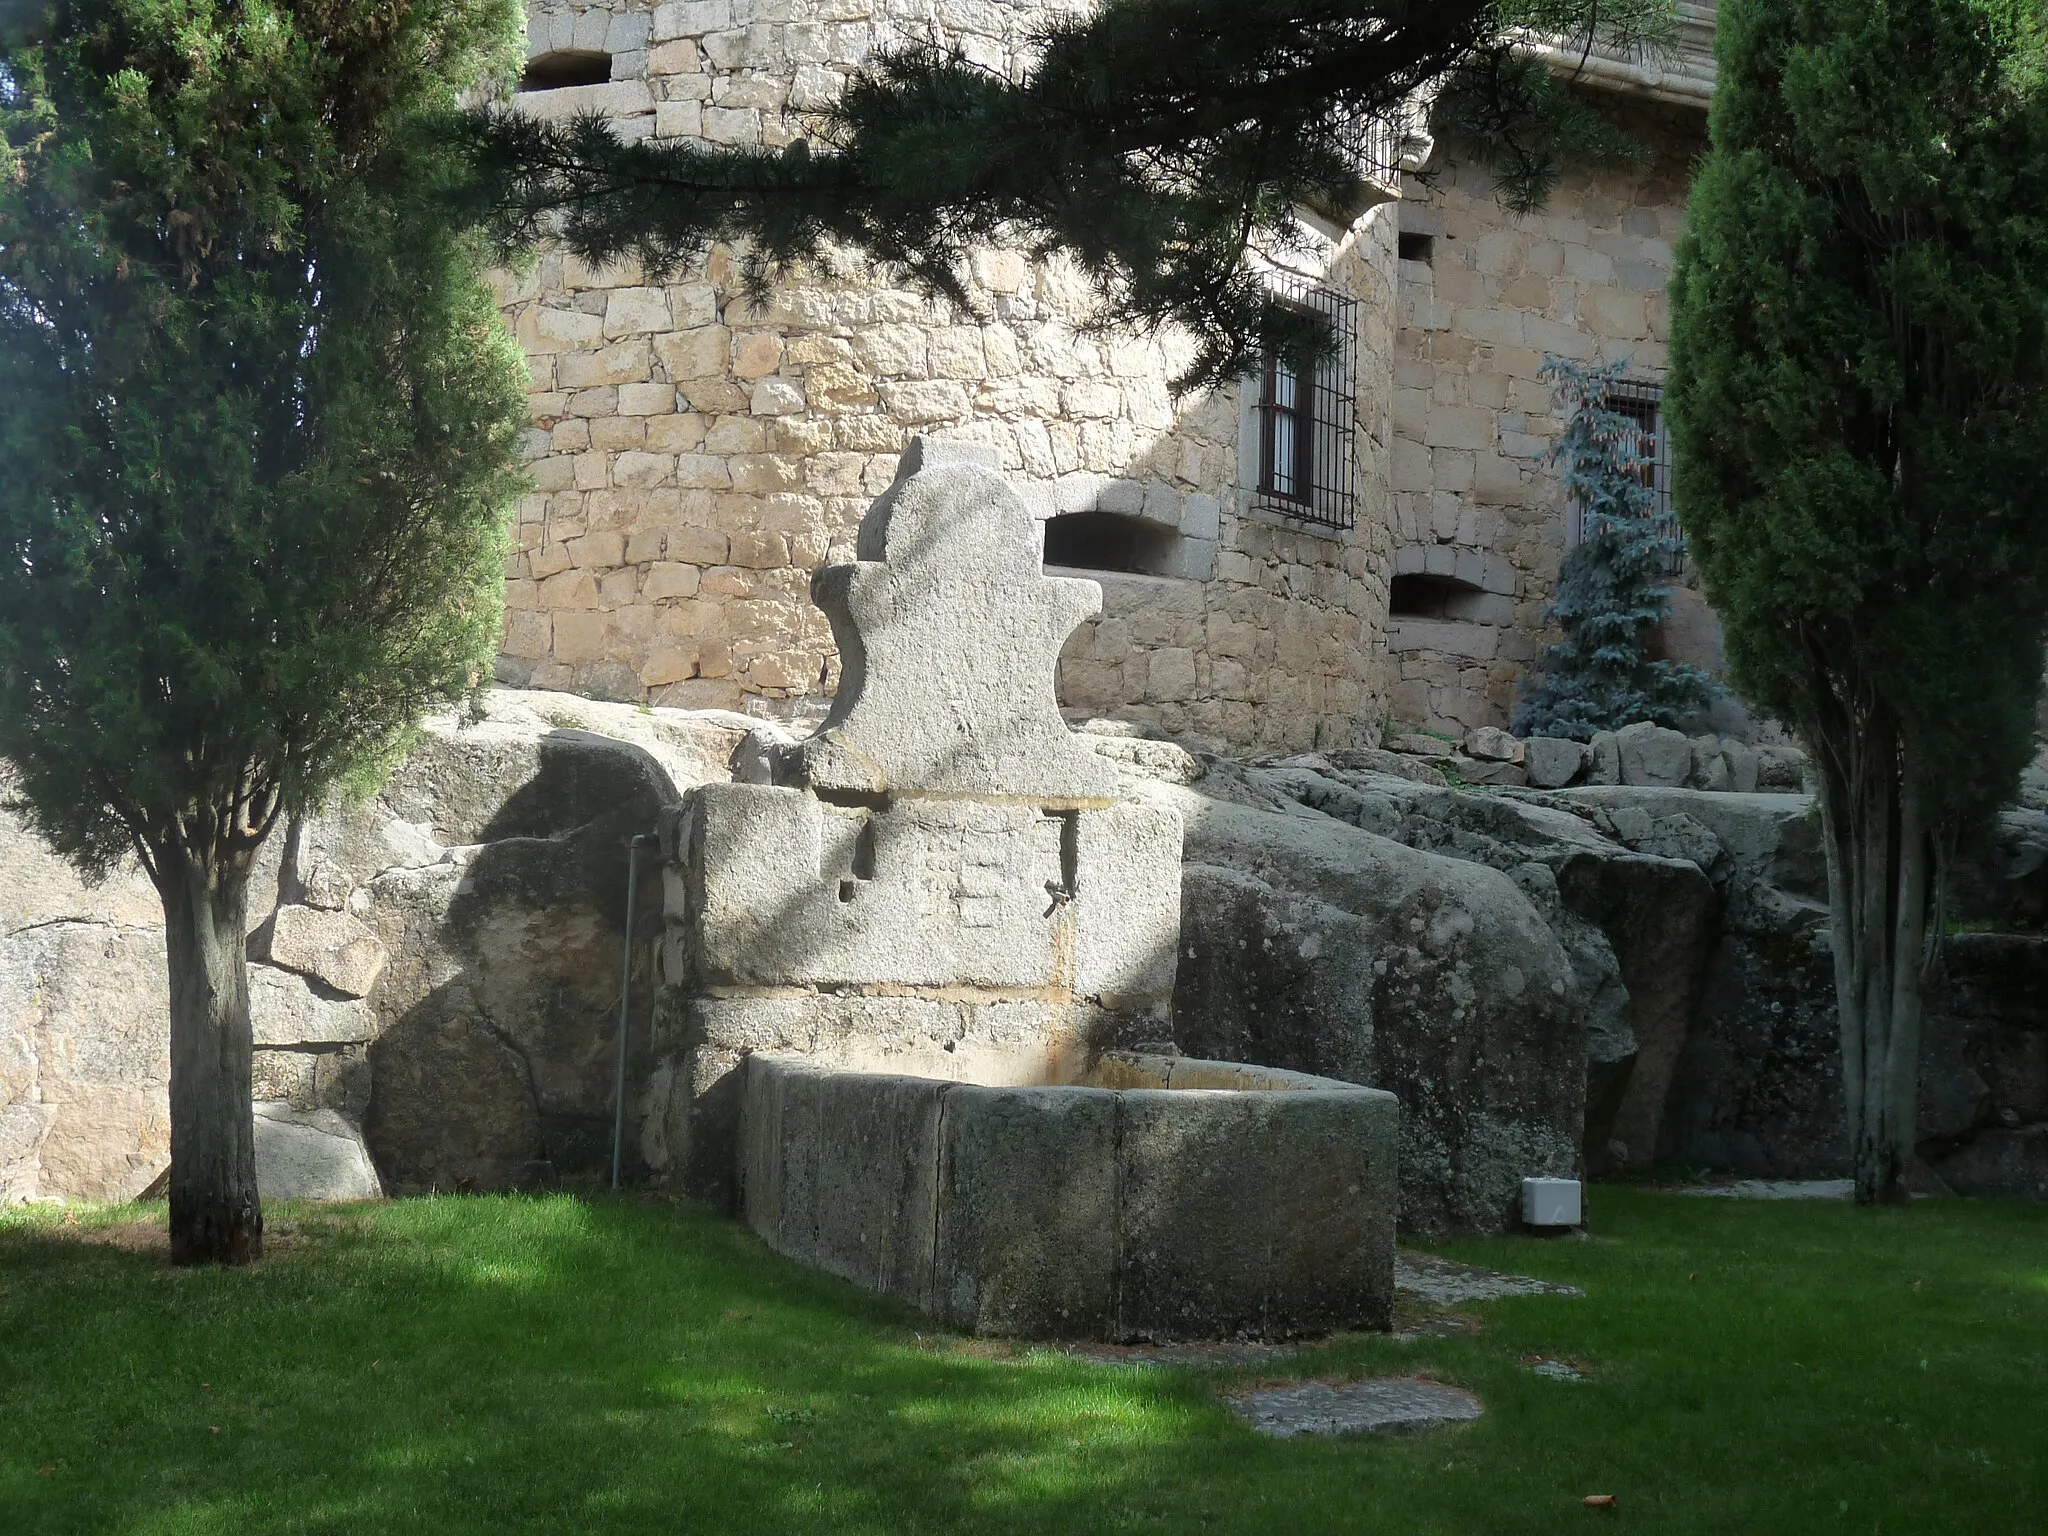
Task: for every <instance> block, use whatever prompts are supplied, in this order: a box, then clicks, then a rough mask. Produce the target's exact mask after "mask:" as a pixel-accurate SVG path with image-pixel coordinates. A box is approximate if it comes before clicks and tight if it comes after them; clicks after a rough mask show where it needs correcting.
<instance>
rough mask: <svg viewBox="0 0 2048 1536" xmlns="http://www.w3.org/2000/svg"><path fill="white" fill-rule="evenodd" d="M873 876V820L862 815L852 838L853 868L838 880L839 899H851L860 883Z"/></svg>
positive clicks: (858, 888)
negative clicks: (857, 830) (858, 826)
mask: <svg viewBox="0 0 2048 1536" xmlns="http://www.w3.org/2000/svg"><path fill="white" fill-rule="evenodd" d="M874 878H875V822H874V818H873V817H872V816H862V817H861V819H860V831H859V832H858V833H856V834H855V836H854V839H853V868H852V869H851V870H850V871H849V872H848V874H847V878H846V879H844V880H842V881H840V882H839V899H840V900H841V901H851V900H853V898H854V896H855V894H856V893H858V892H859V890H860V888H861V886H862V885H864V884H865V883H866V882H868V881H870V880H872V879H874Z"/></svg>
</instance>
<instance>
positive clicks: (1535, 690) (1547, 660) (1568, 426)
mask: <svg viewBox="0 0 2048 1536" xmlns="http://www.w3.org/2000/svg"><path fill="white" fill-rule="evenodd" d="M1625 372H1626V365H1625V364H1623V363H1611V364H1608V365H1607V366H1605V367H1580V366H1579V365H1577V364H1575V363H1572V362H1569V361H1567V360H1565V359H1564V358H1558V357H1550V358H1545V359H1544V362H1543V373H1544V376H1545V377H1546V378H1548V379H1549V380H1550V381H1551V384H1552V386H1553V388H1554V390H1555V392H1556V399H1557V403H1558V407H1559V409H1560V410H1561V411H1562V412H1563V415H1564V419H1565V428H1564V431H1563V432H1562V433H1561V434H1559V436H1558V440H1557V441H1556V442H1555V443H1554V444H1552V445H1551V450H1550V461H1551V462H1552V463H1553V464H1558V465H1561V466H1562V467H1563V470H1564V490H1565V495H1566V496H1567V497H1568V498H1569V499H1570V501H1571V502H1572V504H1573V505H1574V506H1575V507H1576V508H1577V509H1578V515H1579V518H1580V529H1581V533H1580V538H1579V542H1578V543H1577V544H1575V545H1573V546H1572V548H1571V549H1570V550H1569V551H1568V552H1567V553H1566V555H1565V557H1564V563H1563V565H1562V566H1561V567H1560V568H1559V571H1558V579H1557V592H1556V595H1555V596H1554V597H1553V598H1552V599H1551V601H1550V604H1549V606H1548V607H1546V608H1545V609H1544V611H1543V616H1544V618H1545V619H1547V620H1548V621H1550V622H1551V623H1553V624H1556V625H1557V626H1558V627H1559V628H1560V629H1562V630H1563V631H1564V637H1563V638H1562V639H1560V640H1557V641H1555V642H1553V643H1551V644H1549V645H1546V646H1545V647H1544V648H1543V654H1542V656H1541V658H1540V659H1539V662H1538V665H1537V667H1536V668H1535V669H1534V670H1533V672H1532V673H1531V674H1530V676H1529V677H1527V678H1526V679H1525V680H1524V683H1523V689H1522V693H1521V696H1520V697H1519V698H1517V699H1516V700H1515V709H1514V720H1513V725H1514V730H1515V734H1516V735H1518V736H1569V737H1572V738H1574V739H1575V740H1578V741H1589V740H1591V739H1592V737H1593V735H1594V733H1595V732H1596V731H1616V730H1620V729H1621V727H1623V726H1624V725H1633V724H1635V723H1636V722H1637V721H1639V720H1650V721H1654V722H1656V723H1657V724H1658V725H1672V724H1675V723H1676V722H1677V721H1678V719H1679V717H1680V716H1682V715H1685V714H1687V713H1688V712H1690V711H1692V710H1695V709H1698V708H1699V707H1700V706H1701V705H1703V704H1705V703H1706V702H1707V701H1708V700H1709V699H1710V698H1712V697H1713V693H1714V684H1713V681H1712V679H1710V678H1709V677H1708V676H1707V675H1706V673H1704V672H1702V671H1700V670H1699V668H1697V667H1690V666H1686V665H1684V664H1683V663H1681V662H1675V661H1653V660H1651V659H1650V655H1649V650H1648V640H1649V635H1650V632H1651V631H1652V630H1654V629H1655V628H1656V627H1657V625H1658V624H1660V623H1662V622H1663V620H1664V618H1665V617H1666V616H1667V615H1668V614H1669V613H1670V612H1671V589H1670V587H1669V586H1668V585H1666V581H1667V578H1668V577H1669V574H1670V572H1671V569H1672V566H1673V563H1674V562H1675V561H1676V559H1677V557H1678V554H1679V552H1680V551H1681V550H1682V549H1683V548H1684V545H1683V544H1682V543H1681V541H1680V540H1679V539H1678V538H1677V537H1676V530H1675V528H1673V527H1672V526H1671V525H1670V523H1669V522H1668V521H1667V520H1664V519H1660V518H1659V517H1658V516H1657V515H1656V513H1657V496H1656V492H1655V490H1654V489H1653V488H1652V486H1651V483H1650V475H1651V467H1650V465H1649V464H1648V462H1647V461H1646V459H1645V456H1644V452H1643V442H1642V429H1641V425H1640V423H1638V422H1637V421H1636V420H1635V418H1633V417H1631V416H1629V415H1628V414H1626V413H1625V412H1622V411H1618V410H1616V409H1614V407H1613V405H1612V404H1611V403H1610V395H1611V393H1612V391H1613V390H1614V389H1615V387H1616V386H1617V385H1619V384H1620V383H1621V381H1622V377H1623V374H1624V373H1625Z"/></svg>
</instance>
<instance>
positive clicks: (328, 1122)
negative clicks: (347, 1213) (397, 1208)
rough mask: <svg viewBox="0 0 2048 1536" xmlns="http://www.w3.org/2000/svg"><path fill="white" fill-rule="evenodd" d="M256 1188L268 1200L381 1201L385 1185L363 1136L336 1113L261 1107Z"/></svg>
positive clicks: (286, 1106) (258, 1110)
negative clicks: (378, 1174)
mask: <svg viewBox="0 0 2048 1536" xmlns="http://www.w3.org/2000/svg"><path fill="white" fill-rule="evenodd" d="M255 1115H256V1189H257V1192H258V1193H259V1194H260V1195H261V1196H262V1197H263V1198H264V1199H265V1200H375V1199H377V1198H379V1197H380V1196H382V1195H383V1193H384V1187H383V1185H382V1184H381V1183H379V1182H378V1179H377V1170H376V1168H375V1167H374V1166H373V1165H372V1164H371V1162H370V1154H369V1152H368V1150H367V1149H366V1148H365V1147H364V1146H363V1135H362V1132H361V1131H359V1130H357V1129H356V1127H355V1126H353V1125H351V1124H350V1123H349V1122H348V1121H347V1120H346V1119H344V1118H343V1117H342V1116H340V1115H338V1114H336V1113H335V1112H334V1111H333V1110H331V1109H312V1110H299V1109H293V1108H292V1107H291V1105H289V1104H278V1103H261V1104H258V1105H256V1106H255Z"/></svg>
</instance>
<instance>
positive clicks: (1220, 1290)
mask: <svg viewBox="0 0 2048 1536" xmlns="http://www.w3.org/2000/svg"><path fill="white" fill-rule="evenodd" d="M1396 1120H1397V1106H1396V1104H1395V1101H1394V1097H1393V1095H1392V1094H1389V1093H1384V1092H1381V1091H1380V1090H1378V1089H1373V1088H1360V1087H1358V1086H1356V1085H1354V1084H1351V1083H1340V1082H1336V1081H1333V1080H1331V1079H1329V1078H1321V1077H1308V1076H1305V1075H1303V1074H1301V1073H1297V1072H1282V1071H1278V1070H1273V1069H1268V1068H1260V1067H1245V1066H1238V1065H1236V1064H1233V1063H1229V1062H1215V1061H1195V1060H1190V1059H1187V1058H1184V1057H1169V1056H1155V1055H1144V1054H1138V1053H1134V1052H1122V1051H1112V1052H1107V1053H1104V1055H1103V1056H1102V1057H1101V1058H1100V1060H1099V1061H1098V1062H1097V1064H1096V1066H1095V1069H1094V1070H1093V1071H1092V1072H1090V1073H1089V1074H1088V1075H1087V1077H1086V1078H1085V1079H1083V1080H1081V1081H1079V1082H1075V1083H1067V1084H1051V1085H1045V1086H1003V1085H983V1084H977V1083H962V1082H948V1081H944V1080H941V1079H936V1078H928V1077H902V1076H891V1075H887V1074H883V1073H874V1072H861V1071H851V1070H845V1069H837V1068H833V1067H830V1066H821V1065H818V1064H816V1063H814V1062H810V1061H807V1060H805V1059H803V1058H800V1057H794V1056H774V1055H756V1056H753V1057H752V1058H750V1060H749V1062H748V1065H747V1069H746V1084H745V1092H744V1108H743V1112H742V1117H741V1133H740V1140H741V1158H742V1175H741V1177H742V1189H743V1208H744V1211H745V1215H746V1219H747V1222H748V1224H749V1225H751V1226H752V1227H753V1229H754V1230H755V1231H756V1232H758V1233H759V1234H760V1235H761V1237H762V1238H763V1239H764V1240H765V1241H766V1242H767V1243H768V1245H769V1246H770V1247H771V1248H773V1249H775V1250H776V1251H777V1252H778V1253H782V1254H784V1255H786V1256H788V1257H789V1258H792V1259H795V1260H797V1261H799V1262H800V1263H804V1264H809V1265H812V1266H814V1267H816V1268H818V1269H822V1270H825V1271H827V1272H829V1273H831V1274H835V1275H839V1276H841V1277H843V1278H845V1279H848V1280H852V1281H854V1282H855V1283H857V1284H859V1285H863V1286H866V1287H867V1288H869V1289H870V1290H875V1291H881V1292H884V1293H886V1294H888V1295H891V1296H895V1297H898V1298H900V1299H901V1300H903V1301H906V1302H909V1303H910V1304H911V1305H912V1306H915V1307H917V1308H919V1309H920V1310H921V1311H924V1312H926V1313H928V1314H930V1315H932V1316H934V1317H937V1318H939V1319H941V1320H943V1321H945V1322H947V1323H949V1324H951V1325H953V1326H955V1327H958V1328H962V1329H965V1330H968V1331H970V1332H974V1333H983V1334H1005V1335H1012V1336H1018V1337H1025V1338H1084V1339H1102V1340H1109V1341H1113V1342H1127V1341H1131V1340H1137V1339H1153V1340H1167V1339H1213V1338H1235V1337H1252V1338H1290V1337H1296V1336H1299V1335H1304V1334H1320V1333H1329V1332H1332V1331H1334V1330H1337V1329H1345V1328H1386V1327H1388V1326H1389V1323H1390V1320H1391V1316H1392V1306H1393V1289H1394V1187H1395V1181H1394V1155H1395V1152H1394V1148H1395V1133H1396Z"/></svg>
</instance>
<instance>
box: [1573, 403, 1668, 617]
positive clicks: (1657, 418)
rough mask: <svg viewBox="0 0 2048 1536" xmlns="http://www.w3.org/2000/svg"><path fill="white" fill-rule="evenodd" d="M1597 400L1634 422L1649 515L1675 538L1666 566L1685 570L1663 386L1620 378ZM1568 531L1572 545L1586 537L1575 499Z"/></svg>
mask: <svg viewBox="0 0 2048 1536" xmlns="http://www.w3.org/2000/svg"><path fill="white" fill-rule="evenodd" d="M1600 403H1601V404H1602V405H1603V406H1605V407H1606V408H1607V409H1608V410H1610V411H1613V412H1614V413H1615V414H1616V415H1619V416H1625V417H1627V418H1628V419H1629V420H1630V421H1631V422H1633V423H1634V427H1635V441H1634V444H1633V446H1634V447H1635V449H1636V451H1637V452H1638V453H1639V454H1640V455H1641V457H1642V465H1641V468H1640V470H1639V471H1638V474H1639V476H1640V477H1641V479H1642V481H1643V483H1644V484H1645V485H1647V486H1648V487H1649V488H1650V494H1651V497H1652V501H1651V504H1650V516H1651V518H1652V520H1654V521H1655V522H1656V523H1657V525H1658V526H1659V528H1660V529H1661V531H1662V532H1663V533H1664V534H1665V535H1666V536H1667V537H1669V538H1671V539H1672V540H1674V541H1676V543H1677V546H1678V547H1677V548H1676V549H1675V550H1674V551H1673V552H1672V555H1671V560H1670V563H1669V565H1668V566H1667V569H1668V570H1669V571H1670V572H1671V574H1672V575H1674V576H1677V575H1681V574H1683V572H1684V570H1685V535H1684V533H1683V532H1682V531H1681V530H1680V528H1679V526H1678V516H1677V514H1676V513H1674V512H1673V511H1672V509H1671V438H1670V435H1669V434H1668V433H1667V432H1666V431H1665V430H1664V386H1663V385H1662V384H1659V383H1656V382H1655V381H1654V380H1650V379H1622V380H1620V381H1618V382H1617V383H1615V384H1613V385H1611V386H1609V388H1608V390H1607V393H1606V395H1605V396H1604V397H1603V398H1602V400H1601V402H1600ZM1570 532H1571V542H1572V543H1574V544H1576V543H1578V542H1579V541H1580V540H1581V539H1583V538H1585V536H1586V509H1585V508H1584V507H1583V506H1581V505H1580V504H1579V503H1578V502H1576V501H1574V502H1573V503H1572V505H1571V519H1570Z"/></svg>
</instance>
